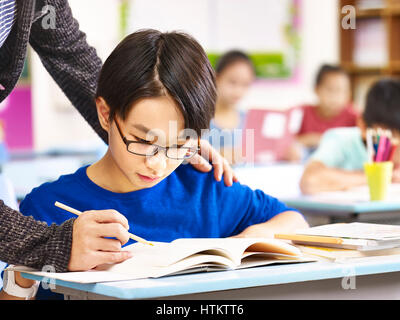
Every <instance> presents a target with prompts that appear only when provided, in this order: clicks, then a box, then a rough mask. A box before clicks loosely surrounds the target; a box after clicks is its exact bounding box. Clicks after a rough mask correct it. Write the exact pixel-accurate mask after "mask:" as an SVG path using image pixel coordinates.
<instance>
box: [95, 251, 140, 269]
mask: <svg viewBox="0 0 400 320" xmlns="http://www.w3.org/2000/svg"><path fill="white" fill-rule="evenodd" d="M129 258H132V252H130V251H119V252H105V251H104V252H102V251H98V252H96V255H95V256H94V258H93V268H94V267H97V266H99V265H101V264H109V263H120V262H123V261H125V260H126V259H129Z"/></svg>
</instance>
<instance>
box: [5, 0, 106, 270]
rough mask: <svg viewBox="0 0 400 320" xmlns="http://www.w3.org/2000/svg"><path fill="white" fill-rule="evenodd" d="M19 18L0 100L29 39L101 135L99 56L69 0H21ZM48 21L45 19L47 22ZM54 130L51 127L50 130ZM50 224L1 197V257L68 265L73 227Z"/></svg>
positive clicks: (8, 42)
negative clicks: (50, 22) (50, 16)
mask: <svg viewBox="0 0 400 320" xmlns="http://www.w3.org/2000/svg"><path fill="white" fill-rule="evenodd" d="M16 3H17V20H16V22H15V25H14V27H13V29H12V30H11V33H10V34H9V36H8V38H7V40H6V42H5V43H4V45H3V46H2V47H1V48H0V84H2V86H3V87H4V88H5V90H3V91H0V102H1V101H3V100H4V99H5V98H6V97H7V95H8V94H9V93H10V92H11V91H12V89H13V88H14V87H15V85H16V82H17V81H18V78H19V77H20V75H21V72H22V68H23V64H24V61H25V58H26V50H27V44H28V42H29V44H30V45H31V46H32V48H33V49H34V50H35V51H36V52H37V53H38V55H39V57H40V59H41V61H42V63H43V65H44V66H45V68H46V69H47V71H48V72H49V73H50V74H51V76H52V77H53V79H54V80H55V81H56V82H57V84H58V85H59V87H60V88H61V89H62V90H63V92H64V93H65V95H66V96H67V97H68V98H69V100H70V101H71V102H72V104H73V105H74V106H75V108H77V109H78V111H79V112H80V113H81V114H82V116H83V117H84V118H85V119H86V120H87V122H88V123H89V124H90V125H91V126H92V128H93V129H94V130H95V131H96V132H97V133H98V135H99V136H100V137H101V138H102V139H103V140H104V141H106V139H107V136H106V132H105V131H104V130H103V129H102V128H101V127H100V124H99V122H98V118H97V113H96V108H95V104H94V94H95V90H96V83H97V77H98V74H99V72H100V69H101V61H100V59H99V57H98V56H97V54H96V51H95V50H94V49H93V48H92V47H90V46H89V45H88V44H87V42H86V36H85V34H84V33H83V32H81V31H80V30H79V25H78V23H77V21H76V20H75V19H74V18H73V17H72V13H71V9H70V7H69V5H68V1H67V0H36V1H35V0H17V1H16ZM46 5H48V6H52V7H53V8H54V10H55V13H56V16H55V21H56V28H54V29H52V28H47V29H46V28H43V24H42V20H43V19H45V18H46V15H47V13H46V12H45V13H42V8H44V7H45V6H46ZM44 25H46V24H44ZM49 134H51V132H49ZM73 222H74V220H73V219H71V220H68V221H66V222H65V223H63V224H62V225H60V226H57V225H55V224H53V225H51V226H47V224H46V223H44V222H38V221H35V220H34V219H33V218H32V217H26V216H23V215H22V214H21V213H19V212H17V211H14V210H12V209H11V208H9V207H7V206H6V205H5V204H4V203H3V201H0V260H2V261H5V262H7V263H11V264H23V265H26V266H31V267H34V268H38V269H41V268H42V267H43V266H45V265H50V266H53V267H54V268H55V270H56V271H57V272H63V271H66V270H67V266H68V262H69V258H70V250H71V244H72V226H73Z"/></svg>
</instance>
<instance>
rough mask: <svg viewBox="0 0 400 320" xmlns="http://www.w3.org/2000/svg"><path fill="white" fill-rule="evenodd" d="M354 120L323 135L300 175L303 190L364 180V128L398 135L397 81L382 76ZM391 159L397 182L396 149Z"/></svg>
mask: <svg viewBox="0 0 400 320" xmlns="http://www.w3.org/2000/svg"><path fill="white" fill-rule="evenodd" d="M357 123H358V127H354V128H337V129H332V130H329V131H327V132H326V133H325V134H324V135H323V137H322V140H321V143H320V146H319V147H318V149H317V150H316V151H315V153H313V154H312V155H311V157H310V159H309V162H308V164H307V165H306V168H305V170H304V173H303V176H302V178H301V181H300V188H301V190H302V192H303V193H305V194H312V193H317V192H320V191H336V190H346V189H348V188H352V187H357V186H361V185H365V184H366V183H367V179H366V177H365V174H364V170H363V165H364V163H365V162H367V161H368V155H367V148H366V141H365V140H366V129H367V128H382V129H389V130H391V131H392V134H393V136H394V137H397V138H399V137H400V82H399V81H397V80H390V79H384V80H380V81H378V82H377V83H375V84H374V85H373V86H372V87H371V88H370V90H369V92H368V95H367V100H366V106H365V110H364V112H363V114H362V117H360V118H359V119H358V121H357ZM397 151H398V150H397ZM393 162H394V164H395V170H394V174H393V181H394V182H400V168H398V165H399V164H400V154H399V152H396V153H395V157H394V160H393Z"/></svg>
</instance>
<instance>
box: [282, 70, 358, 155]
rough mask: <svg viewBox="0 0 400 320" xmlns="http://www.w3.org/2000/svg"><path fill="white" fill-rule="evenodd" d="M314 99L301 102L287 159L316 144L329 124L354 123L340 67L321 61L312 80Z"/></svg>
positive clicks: (348, 88) (345, 76)
mask: <svg viewBox="0 0 400 320" xmlns="http://www.w3.org/2000/svg"><path fill="white" fill-rule="evenodd" d="M315 93H316V95H317V98H318V103H317V105H316V106H314V105H305V106H303V112H304V115H303V120H302V125H301V127H300V131H299V133H298V136H297V139H296V143H295V144H294V145H293V146H292V148H290V150H289V151H288V156H287V158H288V160H295V161H297V160H300V159H301V157H302V155H303V154H306V155H307V154H309V153H310V152H312V151H314V150H315V148H317V147H318V144H319V141H320V139H321V136H322V134H323V133H324V132H325V131H326V130H328V129H332V128H337V127H354V126H356V119H357V113H356V112H355V110H354V109H353V106H352V104H351V101H350V100H351V85H350V79H349V76H348V74H347V73H346V72H345V71H344V70H343V69H342V68H340V67H338V66H333V65H323V66H322V67H321V68H320V69H319V71H318V73H317V77H316V80H315Z"/></svg>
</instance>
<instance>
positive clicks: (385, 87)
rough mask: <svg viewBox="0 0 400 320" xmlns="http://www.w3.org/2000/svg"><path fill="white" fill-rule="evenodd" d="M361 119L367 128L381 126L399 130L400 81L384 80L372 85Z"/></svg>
mask: <svg viewBox="0 0 400 320" xmlns="http://www.w3.org/2000/svg"><path fill="white" fill-rule="evenodd" d="M362 117H363V119H364V122H365V124H366V125H367V126H368V127H372V126H373V125H383V126H385V127H387V128H388V129H392V130H400V81H399V80H396V79H389V78H385V79H381V80H379V81H377V82H376V83H375V84H374V85H372V87H371V88H370V89H369V91H368V94H367V99H366V105H365V109H364V112H363V115H362Z"/></svg>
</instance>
